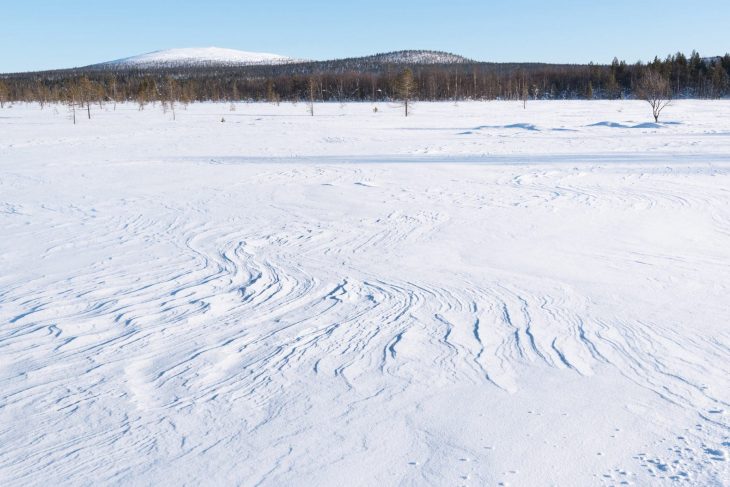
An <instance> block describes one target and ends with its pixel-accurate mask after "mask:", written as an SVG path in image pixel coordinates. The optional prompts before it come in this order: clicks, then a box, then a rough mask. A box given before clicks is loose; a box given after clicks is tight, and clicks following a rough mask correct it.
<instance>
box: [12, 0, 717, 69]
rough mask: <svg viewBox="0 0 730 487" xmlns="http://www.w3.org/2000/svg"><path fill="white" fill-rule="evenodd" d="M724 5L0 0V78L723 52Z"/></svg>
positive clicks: (704, 1)
mask: <svg viewBox="0 0 730 487" xmlns="http://www.w3.org/2000/svg"><path fill="white" fill-rule="evenodd" d="M729 21H730V0H695V1H688V0H684V1H680V0H634V1H629V0H590V1H589V0H585V1H579V0H552V1H551V0H548V1H536V0H520V1H506V0H501V1H496V0H450V1H433V0H421V1H399V0H366V1H362V2H359V1H358V2H351V1H347V0H341V1H317V0H312V1H306V0H303V1H299V0H281V1H275V0H269V1H260V0H259V1H255V2H254V1H232V0H209V1H196V2H192V1H185V0H178V1H171V0H148V1H140V0H118V1H114V2H108V1H104V0H65V1H64V0H0V72H11V71H25V70H36V69H49V68H64V67H72V66H83V65H87V64H91V63H95V62H101V61H107V60H111V59H117V58H121V57H126V56H130V55H135V54H140V53H144V52H149V51H154V50H158V49H167V48H172V47H207V46H217V47H228V48H233V49H242V50H248V51H264V52H273V53H276V54H284V55H288V56H293V57H298V58H309V59H331V58H336V57H348V56H358V55H366V54H372V53H375V52H384V51H392V50H399V49H438V50H444V51H451V52H454V53H457V54H462V55H464V56H467V57H471V58H474V59H478V60H484V61H544V62H576V63H583V62H588V61H594V62H597V63H607V62H610V61H611V59H612V58H613V57H614V56H618V57H619V58H620V59H626V60H627V61H629V62H634V61H637V60H639V59H641V60H647V59H651V58H653V57H654V55H660V56H662V57H663V56H666V55H667V54H669V53H673V52H676V51H678V50H681V51H685V52H686V53H689V52H690V51H692V49H697V50H698V51H700V53H701V54H703V55H716V54H724V53H725V52H727V51H730V25H729V23H728V22H729Z"/></svg>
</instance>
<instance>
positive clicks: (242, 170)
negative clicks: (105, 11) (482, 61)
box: [0, 101, 730, 487]
mask: <svg viewBox="0 0 730 487" xmlns="http://www.w3.org/2000/svg"><path fill="white" fill-rule="evenodd" d="M236 108H237V109H236V111H229V106H228V105H214V104H197V105H191V106H190V107H188V108H187V109H185V110H184V109H182V108H180V107H178V110H177V114H176V116H177V120H176V121H172V116H171V114H170V113H169V112H168V113H163V112H162V110H161V109H160V107H159V106H158V107H156V108H153V107H152V106H147V107H146V108H145V109H144V111H138V109H137V107H136V106H135V105H131V104H130V105H125V106H122V105H120V106H117V107H116V110H114V109H113V107H112V106H111V105H107V106H105V107H104V108H103V110H100V109H99V107H98V106H97V107H93V106H92V117H93V118H92V119H91V120H87V119H86V118H85V117H86V114H85V112H81V111H79V113H78V114H77V116H78V124H77V125H76V126H74V125H73V124H72V122H71V120H70V119H69V114H68V110H67V108H66V107H53V106H46V107H45V108H44V109H43V110H41V109H40V108H39V107H38V106H23V105H15V106H14V107H12V108H7V107H6V108H5V109H3V110H0V225H1V227H0V228H2V238H0V484H1V485H3V486H48V485H175V486H176V485H191V486H192V485H195V486H197V485H245V486H254V485H264V486H343V485H348V486H382V485H403V486H423V485H433V486H460V485H469V486H488V485H513V486H530V487H532V486H543V485H544V486H550V485H556V486H589V485H599V486H600V485H643V486H649V485H651V486H656V485H659V486H661V485H674V484H675V483H676V484H679V485H706V486H721V485H729V484H730V467H729V466H730V101H723V102H717V101H677V102H674V103H673V105H672V106H670V107H669V108H667V110H666V111H665V114H664V119H665V120H666V121H667V123H664V124H660V125H654V124H648V123H647V122H649V120H650V118H651V117H650V112H649V108H648V105H646V104H645V103H642V102H630V101H616V102H602V101H593V102H528V104H527V109H526V110H523V108H522V105H521V104H519V103H516V102H511V103H508V102H473V103H459V104H458V105H454V104H449V103H443V104H428V103H420V104H417V105H415V107H414V110H413V116H412V117H409V118H407V119H405V118H403V116H402V114H401V109H399V108H398V107H397V106H395V105H388V104H379V105H378V108H379V111H378V112H377V113H374V112H373V110H372V106H371V105H368V104H347V105H338V104H327V105H317V106H316V108H315V111H316V116H315V117H314V118H312V117H309V116H308V115H307V111H306V107H305V105H303V104H299V105H291V104H282V105H281V106H275V105H269V104H238V105H237V107H236ZM222 117H225V122H224V123H222V122H221V118H222Z"/></svg>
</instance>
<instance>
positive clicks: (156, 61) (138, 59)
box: [94, 47, 294, 68]
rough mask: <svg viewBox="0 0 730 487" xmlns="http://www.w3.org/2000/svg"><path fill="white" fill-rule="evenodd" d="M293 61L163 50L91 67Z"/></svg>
mask: <svg viewBox="0 0 730 487" xmlns="http://www.w3.org/2000/svg"><path fill="white" fill-rule="evenodd" d="M293 61H294V59H292V58H289V57H286V56H280V55H278V54H269V53H265V52H248V51H239V50H236V49H225V48H221V47H197V48H183V49H166V50H162V51H154V52H150V53H147V54H140V55H138V56H132V57H128V58H123V59H117V60H115V61H109V62H106V63H100V64H97V65H94V66H103V67H140V68H155V67H178V66H215V65H220V66H253V65H263V64H284V63H290V62H293Z"/></svg>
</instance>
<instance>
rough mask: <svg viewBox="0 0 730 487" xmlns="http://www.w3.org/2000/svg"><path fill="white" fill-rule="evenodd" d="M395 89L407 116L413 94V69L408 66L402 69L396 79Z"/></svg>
mask: <svg viewBox="0 0 730 487" xmlns="http://www.w3.org/2000/svg"><path fill="white" fill-rule="evenodd" d="M396 91H397V93H398V98H400V99H401V101H403V107H404V109H405V115H406V117H407V116H408V107H409V104H410V103H411V99H412V98H413V96H414V91H415V82H414V81H413V71H411V69H410V68H406V69H404V70H403V71H402V72H401V74H400V76H398V81H397V84H396Z"/></svg>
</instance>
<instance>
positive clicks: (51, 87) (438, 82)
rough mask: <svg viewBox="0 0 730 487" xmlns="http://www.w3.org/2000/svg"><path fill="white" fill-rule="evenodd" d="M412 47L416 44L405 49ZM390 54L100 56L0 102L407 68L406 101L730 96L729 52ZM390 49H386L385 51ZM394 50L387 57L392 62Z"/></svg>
mask: <svg viewBox="0 0 730 487" xmlns="http://www.w3.org/2000/svg"><path fill="white" fill-rule="evenodd" d="M411 52H417V51H411ZM390 54H393V53H389V54H385V55H376V56H370V57H365V58H353V59H342V60H335V61H316V62H297V63H290V64H282V65H263V66H262V65H257V66H225V65H214V64H211V65H210V66H195V67H184V66H179V67H159V68H145V69H134V68H132V69H130V68H115V67H114V66H109V65H97V66H88V67H85V68H74V69H66V70H55V71H42V72H30V73H12V74H4V75H0V101H2V102H3V103H5V102H9V101H23V102H40V103H41V104H43V103H48V102H66V103H76V102H78V103H84V102H93V103H95V102H104V101H107V102H108V101H115V102H123V101H133V102H137V103H140V104H141V105H144V104H145V103H148V102H154V101H173V102H180V103H190V102H195V101H271V102H279V101H303V100H308V101H312V100H316V101H387V100H392V99H396V98H398V91H399V90H398V83H399V79H400V75H401V74H402V72H403V71H404V70H405V69H406V68H408V69H409V70H411V71H412V73H413V93H412V97H413V99H414V100H423V101H440V100H464V99H472V100H496V99H503V100H516V99H547V100H549V99H592V98H595V99H619V98H632V97H634V96H635V91H636V87H637V83H638V81H639V80H640V79H641V77H642V76H643V75H644V73H646V72H647V71H648V70H651V71H654V72H657V73H659V74H661V75H662V76H663V77H664V78H666V79H667V80H668V81H669V86H670V89H671V92H672V96H673V97H674V98H720V97H725V96H728V95H730V54H725V55H724V56H722V57H713V58H703V57H701V56H700V54H699V53H697V52H693V53H692V54H691V55H690V56H685V55H684V54H682V53H677V54H675V55H672V56H668V57H667V58H665V59H659V58H655V59H654V61H652V62H650V63H641V62H638V63H634V64H628V63H626V62H624V61H619V60H618V59H614V61H613V62H612V63H611V64H609V65H600V64H587V65H579V64H540V63H485V62H475V61H471V60H468V59H464V58H461V59H459V60H458V62H453V60H452V61H451V62H449V63H442V64H434V63H430V64H419V63H412V62H407V63H403V62H397V57H395V58H394V57H393V56H390ZM389 56H390V57H389ZM393 59H396V62H392V61H393Z"/></svg>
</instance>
